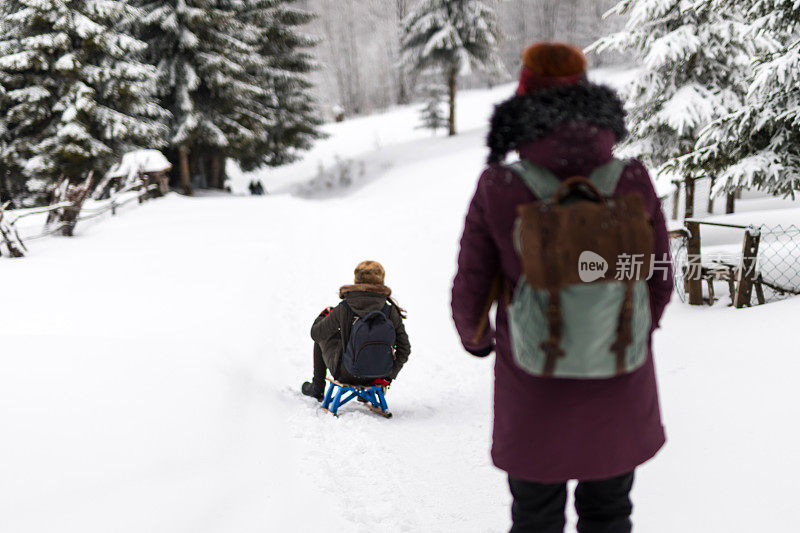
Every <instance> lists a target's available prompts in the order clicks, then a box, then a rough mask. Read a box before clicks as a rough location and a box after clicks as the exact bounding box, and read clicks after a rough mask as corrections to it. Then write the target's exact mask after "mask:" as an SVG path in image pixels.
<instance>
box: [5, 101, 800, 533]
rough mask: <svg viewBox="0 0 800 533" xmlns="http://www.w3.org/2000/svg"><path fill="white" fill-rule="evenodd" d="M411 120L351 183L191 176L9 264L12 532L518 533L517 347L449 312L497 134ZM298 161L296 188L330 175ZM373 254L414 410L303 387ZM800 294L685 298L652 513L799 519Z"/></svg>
mask: <svg viewBox="0 0 800 533" xmlns="http://www.w3.org/2000/svg"><path fill="white" fill-rule="evenodd" d="M472 96H475V95H472ZM470 97H471V96H470V95H465V98H466V99H468V98H470ZM484 111H485V110H484ZM484 111H481V113H484ZM398 113H399V112H398ZM476 113H477V111H476ZM408 115H409V116H404V115H402V116H401V114H398V115H392V113H389V114H387V115H386V118H385V120H386V121H387V125H386V130H387V131H389V130H392V127H391V121H393V120H394V118H392V117H399V118H398V119H397V124H398V127H396V128H395V129H394V130H392V131H397V132H399V133H398V134H397V135H398V138H397V139H396V140H398V141H400V144H395V145H394V146H391V147H389V149H386V150H380V151H379V152H380V154H381V155H380V157H381V158H388V159H386V160H387V161H388V162H389V163H390V164H387V165H385V166H384V167H383V168H381V167H380V166H372V167H369V175H368V176H366V178H368V179H365V180H364V183H363V185H362V186H361V187H358V188H356V189H354V190H352V191H349V192H347V193H345V194H341V195H339V196H337V197H335V198H330V199H327V200H310V199H303V198H299V197H296V196H292V195H290V194H274V195H272V196H266V197H236V196H229V195H202V196H196V197H193V198H186V197H180V196H177V195H169V196H167V197H166V198H164V199H159V200H155V201H152V202H148V203H145V204H143V205H142V206H132V207H129V208H126V209H124V210H123V211H122V212H121V213H120V214H119V215H118V216H116V217H110V216H109V217H106V218H103V219H102V220H100V221H99V222H97V223H82V224H79V225H78V227H77V230H76V232H77V235H76V237H74V238H48V239H44V240H40V241H36V242H35V243H33V244H32V246H31V253H30V254H29V256H28V257H26V258H24V259H18V260H10V259H7V258H2V259H0V294H2V298H3V300H2V301H3V306H2V320H0V427H2V429H3V434H2V438H0V531H2V532H3V533H6V532H8V533H34V532H35V533H51V532H58V533H69V532H76V533H78V532H79V533H106V532H110V531H113V532H115V533H127V532H130V533H142V532H148V533H161V532H163V533H178V532H186V533H211V532H214V533H217V532H219V533H229V532H237V533H240V532H241V533H248V532H254V533H255V532H266V531H302V532H305V531H309V532H310V531H319V530H320V528H326V529H327V530H330V531H356V532H368V531H378V530H380V531H389V532H454V531H458V532H501V531H507V530H508V527H509V525H510V520H509V503H510V498H509V494H508V490H507V487H506V480H505V476H504V474H503V472H501V471H499V470H497V469H495V468H494V467H493V466H492V465H491V461H490V458H489V446H490V442H491V435H490V432H491V420H492V362H493V357H490V358H488V359H483V360H481V359H475V358H472V357H471V356H468V355H466V354H465V353H464V352H463V351H462V350H461V348H460V345H459V342H458V339H457V336H456V334H455V332H454V329H453V327H452V325H451V321H450V312H449V290H450V282H451V279H452V276H453V274H454V270H455V258H456V253H457V245H458V238H459V236H460V232H461V228H462V223H463V216H464V213H465V210H466V207H467V203H468V201H469V198H470V196H471V194H472V192H473V190H474V187H475V183H476V180H477V177H478V174H479V172H480V170H481V168H482V166H483V160H484V158H485V155H486V154H485V149H484V148H483V137H484V135H485V130H484V129H478V128H477V127H476V128H475V129H474V130H472V131H469V130H467V131H466V133H464V134H462V135H460V136H458V137H456V138H442V137H438V138H430V137H426V138H425V139H422V140H417V141H413V142H410V143H405V144H404V142H405V141H408V139H407V138H403V135H404V134H403V133H402V132H401V130H402V128H401V126H402V124H405V122H404V121H408V122H410V120H411V119H410V118H409V117H410V116H414V117H416V113H415V112H414V111H409V112H408ZM358 121H362V122H363V121H367V119H366V118H365V119H357V120H356V121H353V122H356V123H358ZM332 128H333V127H332ZM341 131H342V132H343V133H342V134H343V135H350V133H352V132H361V133H363V128H360V127H359V126H357V125H353V124H348V123H345V124H344V125H342V126H341ZM402 131H405V130H402ZM382 142H384V143H386V144H387V145H388V144H389V143H390V142H394V141H390V140H384V141H382ZM325 143H327V146H328V147H332V146H338V147H349V148H350V149H352V150H353V151H354V152H355V151H356V150H357V147H350V146H349V144H348V140H347V139H341V138H338V137H333V138H331V139H329V140H327V141H325ZM325 143H321V144H323V145H324V144H325ZM361 149H362V152H361V154H362V155H364V156H365V157H369V154H368V152H369V151H370V150H373V149H374V145H373V146H367V147H361ZM320 150H321V151H322V150H328V149H327V148H321V149H320ZM334 151H335V150H333V149H330V150H329V151H328V152H327V153H331V152H334ZM292 168H294V169H295V172H296V173H297V174H296V175H295V176H294V177H291V176H289V174H290V171H289V170H286V171H285V172H286V176H285V178H286V179H285V182H286V183H289V182H291V181H292V180H294V181H300V180H301V179H303V178H307V177H308V176H304V175H303V169H304V168H306V167H304V165H303V163H299V164H297V165H293V166H292ZM265 184H266V183H265ZM797 215H798V210H797V209H785V210H782V212H781V213H780V214H779V215H776V216H778V217H786V218H787V219H789V218H790V219H792V220H795V219H796V217H797ZM747 216H748V218H755V217H757V213H756V212H750V213H748V214H747ZM368 221H379V223H369V222H368ZM354 229H358V232H357V234H354ZM347 235H353V237H352V238H345V236H347ZM363 259H376V260H379V261H381V262H382V263H383V264H384V266H385V268H386V270H387V284H388V285H390V286H391V287H392V289H393V290H394V294H395V296H396V297H397V299H398V300H399V302H400V303H401V305H403V306H404V307H406V308H407V309H408V311H409V318H408V320H407V329H408V332H409V336H410V340H411V346H412V354H411V358H410V360H409V363H408V365H407V367H406V368H405V369H404V370H403V372H402V373H401V374H400V376H399V379H398V380H397V381H396V382H395V383H394V384H393V385H392V387H391V389H390V390H389V393H388V395H387V400H388V403H389V407H390V409H391V410H392V412H393V413H394V418H393V419H391V420H385V419H382V418H379V417H377V416H376V415H374V414H372V413H370V412H368V411H367V410H366V409H364V408H363V407H361V406H359V405H352V404H348V405H346V406H344V407H343V408H342V409H341V416H340V417H339V418H338V419H337V418H334V417H332V416H331V415H329V414H327V413H325V412H323V411H322V410H321V409H320V408H319V406H318V404H317V403H316V402H315V401H314V400H312V399H310V398H307V397H304V396H302V395H301V394H300V393H299V387H300V384H301V382H302V381H304V380H306V379H309V378H310V376H311V348H312V345H311V340H310V338H309V329H310V326H311V323H312V321H313V319H314V317H315V316H316V315H317V313H318V312H319V311H320V310H321V309H322V308H323V307H325V306H327V305H332V304H335V303H336V302H337V299H338V298H337V291H338V287H339V286H340V285H342V284H346V283H349V282H351V281H352V271H353V267H354V266H355V264H356V263H357V262H359V261H361V260H363ZM798 313H800V298H795V299H792V300H787V301H784V302H779V303H774V304H769V305H766V306H763V307H757V308H752V309H744V310H735V309H729V308H724V307H722V306H715V307H713V308H707V307H702V308H690V307H688V306H685V305H682V304H680V303H677V302H676V303H673V304H672V305H671V306H670V307H669V308H668V311H667V313H666V316H665V318H664V320H663V322H662V329H661V330H659V331H658V332H656V334H655V353H656V365H657V368H658V375H659V381H660V389H661V399H662V408H663V417H664V424H665V426H666V431H667V434H668V442H667V445H666V447H665V448H664V450H663V451H661V452H660V453H659V454H658V455H657V456H656V458H655V459H654V460H652V461H650V462H649V463H647V464H645V465H644V466H643V467H641V468H640V469H639V470H638V477H637V482H636V485H635V488H634V492H633V499H634V503H635V514H634V520H635V523H636V528H637V530H638V531H644V532H648V533H675V532H678V531H680V532H687V533H693V532H698V533H709V532H725V533H751V532H753V531H764V532H773V531H774V532H786V531H792V530H793V529H794V527H795V522H796V519H795V509H796V494H797V492H798V490H800V482H799V481H798V479H800V458H799V457H800V456H799V455H798V453H797V438H798V436H799V435H800V428H798V424H797V420H800V402H798V401H797V392H796V391H797V387H796V376H797V375H798V373H800V358H798V357H797V349H796V339H797V333H796V331H795V330H794V328H793V327H792V324H793V323H795V322H796V321H797V317H798V316H800V314H798ZM353 403H355V402H353ZM531 453H532V454H533V453H535V450H531ZM569 518H570V524H571V525H570V527H569V529H568V531H574V525H572V524H574V513H572V512H571V511H570V513H569Z"/></svg>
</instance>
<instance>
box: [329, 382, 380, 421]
mask: <svg viewBox="0 0 800 533" xmlns="http://www.w3.org/2000/svg"><path fill="white" fill-rule="evenodd" d="M325 379H327V380H328V381H329V382H330V384H329V385H328V390H327V392H326V393H325V398H324V399H323V400H322V409H324V410H325V411H328V412H329V413H331V414H332V415H333V416H339V408H340V407H341V406H343V405H344V404H346V403H347V402H349V401H350V400H353V399H355V398H359V399H360V400H361V401H362V402H363V403H364V405H365V406H367V408H368V409H369V410H370V411H373V412H374V413H377V414H379V415H381V416H382V417H384V418H392V413H390V412H389V408H388V407H387V406H386V397H385V396H384V393H383V390H384V386H383V385H349V384H347V383H340V382H339V381H336V380H333V379H331V378H325ZM347 393H350V394H349V395H347V396H345V394H347Z"/></svg>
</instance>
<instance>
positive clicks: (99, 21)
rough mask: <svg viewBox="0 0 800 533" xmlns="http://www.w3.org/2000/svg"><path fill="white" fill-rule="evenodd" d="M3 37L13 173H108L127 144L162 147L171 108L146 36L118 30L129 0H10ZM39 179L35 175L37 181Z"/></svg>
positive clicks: (0, 67)
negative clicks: (143, 56)
mask: <svg viewBox="0 0 800 533" xmlns="http://www.w3.org/2000/svg"><path fill="white" fill-rule="evenodd" d="M4 10H5V12H4V13H3V15H4V16H3V19H4V24H3V28H2V29H3V33H2V35H0V71H2V73H3V74H2V77H3V81H2V83H3V85H4V86H5V89H6V99H5V103H4V104H2V105H3V113H2V115H3V119H4V124H3V128H4V129H5V132H6V133H5V146H4V147H3V152H2V161H3V166H4V167H5V168H4V170H5V172H6V173H8V174H10V175H11V176H13V175H14V174H15V172H16V173H17V178H16V179H15V180H14V181H15V182H17V181H18V180H19V174H18V173H19V172H23V173H24V175H25V176H26V177H28V178H37V179H38V180H46V181H50V182H52V181H54V180H55V179H56V178H58V177H59V176H60V175H64V176H66V177H67V178H69V179H70V180H76V181H77V180H79V179H81V177H82V176H83V175H85V174H86V173H87V172H88V171H90V170H96V171H101V172H102V171H103V170H105V168H107V167H108V166H109V165H110V164H111V162H112V161H113V159H114V158H115V157H117V156H118V155H119V154H120V153H121V152H123V151H125V150H127V149H129V148H131V147H133V146H136V145H141V146H153V145H158V143H159V142H160V140H161V139H162V137H163V133H164V131H163V128H162V127H161V126H160V124H159V123H158V119H160V118H161V117H163V115H164V111H163V109H161V108H160V107H158V106H157V105H156V104H155V103H154V101H153V99H152V94H153V91H154V86H153V71H152V69H151V68H149V67H147V66H146V65H144V64H142V63H140V62H138V61H137V60H136V59H135V58H136V56H137V54H139V53H140V52H141V51H142V50H143V48H144V43H142V42H140V41H138V40H136V39H133V38H131V37H129V36H127V35H124V34H122V33H120V32H119V31H118V30H117V29H116V28H117V25H118V23H119V22H120V21H121V20H122V19H123V18H124V17H133V16H136V15H137V13H136V12H135V11H134V10H133V9H132V8H131V7H130V6H128V5H127V4H126V3H125V2H123V1H117V0H103V1H102V2H96V1H92V0H71V1H70V2H63V1H61V0H7V1H6V2H5V6H4ZM38 180H34V181H38Z"/></svg>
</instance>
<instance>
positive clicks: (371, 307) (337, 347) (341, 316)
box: [311, 286, 411, 380]
mask: <svg viewBox="0 0 800 533" xmlns="http://www.w3.org/2000/svg"><path fill="white" fill-rule="evenodd" d="M353 287H354V288H355V287H358V286H353ZM370 288H371V287H370ZM384 289H385V290H384V291H383V292H376V291H370V290H350V291H348V290H346V288H342V293H341V296H342V298H343V299H342V301H341V302H339V305H337V306H336V307H334V308H333V311H331V313H330V314H329V315H328V316H327V317H325V318H323V319H321V320H319V319H318V320H316V321H315V322H314V325H313V326H311V338H312V339H314V341H315V342H316V343H318V344H319V345H320V348H322V358H323V359H324V360H325V366H327V367H328V370H329V371H330V373H331V375H332V376H333V377H334V378H335V379H339V378H340V377H341V376H342V371H344V367H343V366H342V367H341V368H339V366H340V363H341V360H342V353H343V352H344V347H345V345H346V344H347V341H348V339H350V330H351V329H352V327H353V321H354V319H355V317H356V315H358V316H364V315H365V314H367V313H369V312H370V311H379V310H381V309H382V308H383V306H384V305H386V302H387V298H388V296H389V293H388V288H384ZM345 302H347V305H345ZM348 305H349V306H350V309H352V311H351V310H350V309H348ZM353 312H355V314H354V313H353ZM389 320H391V321H392V324H393V325H394V330H395V360H394V367H393V368H392V373H391V374H390V375H389V378H390V379H392V380H394V379H395V378H397V374H398V373H399V372H400V369H401V368H403V365H404V364H405V363H406V361H408V356H409V354H410V353H411V345H410V344H409V343H408V335H407V334H406V328H405V326H404V325H403V319H402V317H401V316H400V312H399V311H398V310H397V308H396V307H395V306H393V305H391V304H390V308H389Z"/></svg>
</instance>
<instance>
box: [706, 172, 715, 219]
mask: <svg viewBox="0 0 800 533" xmlns="http://www.w3.org/2000/svg"><path fill="white" fill-rule="evenodd" d="M715 181H716V179H715V178H711V184H710V185H709V186H708V205H707V206H706V212H707V213H708V214H709V215H713V214H714V182H715Z"/></svg>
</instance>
